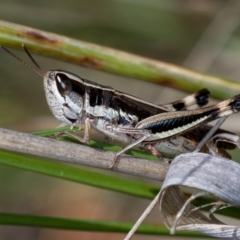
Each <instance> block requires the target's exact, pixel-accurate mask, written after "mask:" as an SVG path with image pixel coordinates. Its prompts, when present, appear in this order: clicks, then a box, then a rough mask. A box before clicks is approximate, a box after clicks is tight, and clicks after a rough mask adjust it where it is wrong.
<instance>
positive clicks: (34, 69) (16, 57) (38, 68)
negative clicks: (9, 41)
mask: <svg viewBox="0 0 240 240" xmlns="http://www.w3.org/2000/svg"><path fill="white" fill-rule="evenodd" d="M0 47H1V48H2V49H3V50H4V51H5V52H7V53H8V54H9V55H11V56H12V57H13V58H15V59H17V60H18V61H19V62H21V63H22V64H24V65H25V66H27V67H28V68H30V69H32V70H33V71H34V72H35V73H37V74H38V75H40V76H41V77H44V75H45V73H44V72H43V71H42V69H41V68H40V66H39V65H38V64H37V62H36V61H35V60H34V58H33V57H32V55H31V54H30V53H29V51H28V50H27V48H26V47H25V45H24V44H22V47H23V49H24V51H25V52H26V53H27V55H28V57H29V58H30V59H31V61H32V62H33V63H34V65H35V66H36V67H37V69H36V68H34V67H33V66H31V65H30V64H28V63H26V62H24V61H23V60H22V59H21V58H19V57H18V56H16V55H15V54H14V53H12V52H11V51H9V50H8V49H7V48H5V47H4V46H2V45H0Z"/></svg>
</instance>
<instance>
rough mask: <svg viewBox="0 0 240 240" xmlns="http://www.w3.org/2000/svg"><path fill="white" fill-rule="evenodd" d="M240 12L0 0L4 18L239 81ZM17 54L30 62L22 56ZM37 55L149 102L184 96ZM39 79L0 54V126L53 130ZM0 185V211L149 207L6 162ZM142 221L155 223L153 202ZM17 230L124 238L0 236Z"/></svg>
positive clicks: (134, 210) (222, 3) (125, 215)
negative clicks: (149, 211)
mask: <svg viewBox="0 0 240 240" xmlns="http://www.w3.org/2000/svg"><path fill="white" fill-rule="evenodd" d="M239 13H240V3H239V1H237V0H235V1H226V0H211V1H210V0H202V1H197V0H162V1H158V0H149V1H143V0H141V1H137V0H101V1H97V0H96V1H83V0H79V1H74V0H69V1H62V2H60V1H46V0H42V1H29V0H25V1H17V0H10V1H3V0H0V19H1V20H6V21H10V22H14V23H18V24H22V25H26V26H30V27H33V28H38V29H42V30H45V31H49V32H53V33H58V34H61V35H66V36H69V37H73V38H77V39H80V40H84V41H88V42H92V43H96V44H99V45H104V46H108V47H112V48H116V49H119V50H123V51H127V52H131V53H135V54H138V55H142V56H145V57H149V58H153V59H158V60H161V61H165V62H169V63H173V64H176V65H180V66H184V67H186V68H191V69H194V70H197V71H200V72H203V73H208V74H211V75H217V76H220V77H226V78H230V79H234V80H236V81H237V80H238V79H239V72H240V70H239V69H240V68H239V62H240V61H239V58H240V41H239V39H240V38H239V37H240V28H239V22H240V17H239V16H240V14H239ZM13 51H14V53H16V54H17V55H18V56H20V57H21V58H23V59H25V60H26V61H27V62H30V60H29V59H28V57H27V56H26V54H24V53H23V52H20V51H16V50H13ZM34 57H35V59H36V60H37V62H38V63H39V65H40V66H41V67H42V69H44V70H49V69H64V70H67V71H71V72H74V73H75V74H78V75H79V76H82V77H84V78H87V79H90V80H93V81H96V82H99V83H102V84H105V85H111V86H112V87H114V88H116V89H118V90H121V91H124V92H127V93H131V94H132V95H135V96H138V97H140V98H143V99H146V100H148V101H151V102H155V103H164V102H170V101H173V100H177V99H178V98H181V97H183V96H185V94H184V93H180V92H178V91H175V90H171V89H167V88H163V87H160V86H156V85H153V84H147V83H144V82H140V81H136V80H134V79H127V78H123V77H120V76H116V75H113V74H108V73H104V72H99V71H96V70H91V69H87V68H82V67H79V66H74V65H70V64H67V63H63V62H59V61H56V60H53V59H47V58H44V57H40V56H36V55H35V56H34ZM42 85H43V84H42V79H41V78H40V77H39V76H38V75H36V74H35V73H34V72H32V71H31V70H30V69H28V68H26V67H25V66H23V65H21V64H20V63H19V62H17V61H15V60H14V59H12V58H11V57H10V56H9V55H7V54H6V53H5V52H4V51H0V86H1V87H0V96H1V101H0V112H1V115H0V116H1V118H0V124H1V125H0V126H1V127H5V128H9V129H16V130H19V131H25V132H31V131H37V130H41V129H47V128H52V127H55V126H58V125H59V122H57V121H56V120H55V119H54V117H53V116H52V115H51V113H50V111H49V109H48V106H47V104H46V101H45V96H44V91H43V86H42ZM226 95H227V93H226ZM237 117H239V116H234V117H231V118H230V119H229V120H228V121H227V123H226V124H225V125H224V127H225V128H227V129H229V130H231V131H234V132H236V131H237V128H238V126H239V125H238V120H237ZM125 177H129V176H125ZM134 179H136V178H134ZM0 181H1V183H0V196H1V197H0V211H1V212H14V213H29V214H30V213H31V214H36V215H49V216H59V217H71V218H88V219H108V220H111V219H112V220H125V221H135V220H136V219H137V218H138V216H140V214H141V213H142V211H143V210H144V209H145V207H146V206H147V205H148V204H149V201H147V200H140V199H138V198H134V197H129V196H125V195H123V194H118V193H114V192H109V191H105V190H101V189H97V188H93V187H88V186H84V185H80V184H76V183H72V182H67V181H63V180H59V179H54V178H50V177H47V176H42V175H39V174H35V173H31V172H27V171H22V170H18V169H14V168H9V167H5V166H0ZM139 181H145V180H143V179H139ZM154 184H155V185H160V184H159V183H156V182H155V183H154ZM148 222H155V223H159V222H160V219H159V216H158V209H157V208H156V209H155V211H154V212H153V213H152V214H151V216H150V217H149V218H148ZM16 236H17V238H18V240H21V239H24V240H28V239H29V240H30V239H35V240H42V239H44V240H48V239H49V240H50V239H60V240H61V239H71V240H74V239H122V238H123V236H124V235H123V234H104V233H88V232H85V233H84V232H74V231H60V230H49V229H48V230H47V229H39V228H25V227H12V226H0V239H9V240H10V239H16ZM135 239H146V236H137V237H135ZM148 239H159V237H151V238H150V237H148Z"/></svg>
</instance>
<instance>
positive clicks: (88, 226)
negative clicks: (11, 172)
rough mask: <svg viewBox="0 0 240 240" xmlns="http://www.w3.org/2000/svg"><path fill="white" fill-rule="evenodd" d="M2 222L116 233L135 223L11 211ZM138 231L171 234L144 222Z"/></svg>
mask: <svg viewBox="0 0 240 240" xmlns="http://www.w3.org/2000/svg"><path fill="white" fill-rule="evenodd" d="M0 224H4V225H17V226H28V227H42V228H57V229H64V230H66V229H68V230H81V231H98V232H115V233H116V232H118V233H127V232H129V230H130V229H131V227H132V226H133V223H130V222H119V221H105V220H83V219H67V218H55V217H40V216H33V215H22V214H10V213H0ZM137 233H138V234H151V235H161V236H170V234H169V230H168V229H167V228H166V227H163V226H161V225H150V224H142V225H141V226H140V227H139V229H138V230H137ZM176 236H186V237H196V236H198V237H201V236H203V235H200V234H197V233H191V232H180V233H178V234H176ZM203 237H204V236H203Z"/></svg>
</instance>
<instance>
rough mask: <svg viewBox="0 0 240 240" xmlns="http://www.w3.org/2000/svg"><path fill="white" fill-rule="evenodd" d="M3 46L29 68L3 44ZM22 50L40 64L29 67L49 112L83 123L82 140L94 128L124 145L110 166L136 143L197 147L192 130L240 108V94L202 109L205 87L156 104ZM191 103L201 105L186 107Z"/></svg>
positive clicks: (154, 147)
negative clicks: (39, 80)
mask: <svg viewBox="0 0 240 240" xmlns="http://www.w3.org/2000/svg"><path fill="white" fill-rule="evenodd" d="M2 48H3V49H4V50H5V51H7V52H8V53H9V54H10V55H12V56H14V57H15V58H16V59H18V60H19V61H21V62H22V63H24V64H25V65H27V66H29V65H28V64H26V63H25V62H23V61H22V60H21V59H19V58H18V57H17V56H15V55H14V54H13V53H11V52H10V51H9V50H7V49H6V48H4V47H3V46H2ZM25 51H26V53H27V54H28V55H29V57H30V58H31V59H32V61H33V63H35V65H36V66H37V67H38V69H35V68H33V67H31V66H30V68H32V69H33V70H34V71H35V72H37V73H38V74H39V75H41V76H43V82H44V90H45V94H46V99H47V103H48V106H49V108H50V110H51V112H52V113H53V115H54V116H55V117H56V118H57V119H58V120H60V121H61V122H62V123H63V124H65V125H70V126H79V127H84V137H83V138H78V139H79V141H80V142H82V143H85V144H87V143H88V142H89V140H90V133H91V129H92V128H94V129H95V130H97V131H99V132H101V133H103V134H104V135H105V136H107V137H109V138H112V139H114V140H117V141H120V142H122V143H124V144H125V145H126V147H124V148H123V149H122V150H121V151H119V152H118V153H116V155H115V157H114V159H113V161H112V163H111V165H110V166H109V168H112V167H113V166H114V164H115V162H116V160H117V158H118V157H119V156H120V155H121V154H122V153H124V152H125V151H127V150H128V149H130V148H132V147H134V146H136V145H138V144H142V145H143V146H144V148H146V149H147V150H148V151H150V152H152V153H153V154H154V155H158V156H161V157H164V156H165V155H168V154H169V152H163V153H161V149H163V148H164V146H166V145H169V143H170V144H172V146H173V148H174V145H177V146H178V145H179V142H180V145H182V146H184V145H185V147H186V148H187V150H186V149H184V150H183V152H184V151H185V150H186V151H188V150H189V151H192V150H194V149H193V146H191V145H196V144H195V143H197V142H198V141H199V136H198V135H197V136H196V133H195V132H194V131H192V130H193V129H198V128H199V129H200V133H201V134H200V135H203V134H204V133H207V131H208V130H209V128H210V127H209V126H208V125H206V124H207V123H208V122H211V121H213V120H215V119H217V118H221V117H225V116H229V115H231V114H232V113H235V112H238V111H239V110H240V95H237V96H234V97H232V98H230V99H228V100H225V101H222V102H220V103H218V104H215V105H212V106H209V107H203V106H204V105H205V104H206V103H207V102H208V97H209V91H208V90H206V89H203V90H201V91H199V92H197V93H196V94H193V95H190V96H188V97H187V98H185V99H183V100H179V101H176V102H173V103H169V104H166V105H156V104H153V103H150V102H147V101H144V100H142V99H140V98H137V97H134V96H131V95H129V94H126V93H123V92H120V91H117V90H115V89H113V88H112V87H109V86H104V85H100V84H97V83H95V82H92V81H90V80H87V79H83V78H81V77H79V76H77V75H75V74H73V73H70V72H67V71H63V70H50V71H47V72H46V73H42V72H41V69H40V67H39V66H38V64H37V63H36V62H35V60H34V59H33V58H32V56H31V55H30V53H29V52H28V51H27V49H26V48H25ZM192 105H195V106H197V107H199V108H197V109H194V110H188V109H187V108H188V107H189V106H192ZM220 131H221V132H224V131H223V130H220ZM218 133H219V132H218ZM186 142H188V143H187V144H186ZM230 145H231V144H230ZM162 147H163V148H162ZM188 148H189V149H188ZM223 148H224V147H223ZM226 148H228V147H226ZM229 148H231V146H230V147H229ZM165 151H170V154H169V155H171V151H172V150H171V147H170V150H166V148H165ZM181 151H182V150H181V149H180V152H181ZM222 152H223V153H224V151H222ZM176 154H177V153H176Z"/></svg>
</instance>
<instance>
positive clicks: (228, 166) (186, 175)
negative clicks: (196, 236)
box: [160, 153, 240, 239]
mask: <svg viewBox="0 0 240 240" xmlns="http://www.w3.org/2000/svg"><path fill="white" fill-rule="evenodd" d="M239 181H240V165H239V164H238V163H236V162H234V161H231V160H227V159H225V158H221V157H216V156H212V155H209V154H205V153H187V154H182V155H179V156H178V157H176V158H175V159H174V160H173V162H172V163H171V164H170V168H169V171H168V173H167V176H166V178H165V181H164V183H163V186H162V190H161V194H160V212H161V216H162V218H163V221H164V222H165V223H166V225H167V226H168V227H169V228H171V227H172V226H173V225H174V223H175V220H176V216H177V214H178V213H179V212H180V211H181V209H182V207H183V206H184V204H185V202H186V199H185V197H184V194H183V193H182V191H181V190H180V186H185V187H191V188H194V189H195V191H196V189H197V190H198V191H200V192H204V193H206V192H207V193H209V194H211V195H212V196H213V197H214V198H216V199H217V201H221V202H225V203H226V204H230V205H233V206H235V207H239V206H240V186H239ZM194 208H195V207H194V206H193V205H192V204H187V205H186V207H185V208H184V209H183V210H184V211H183V213H182V214H181V217H180V218H178V219H177V220H178V224H177V227H176V230H191V231H197V232H201V233H205V234H208V235H211V236H215V237H220V238H227V239H240V228H239V227H238V226H229V225H225V224H220V222H219V224H216V222H217V221H214V218H212V219H210V218H209V217H208V216H206V215H204V214H203V213H202V212H201V211H200V210H196V211H192V210H193V209H194Z"/></svg>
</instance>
